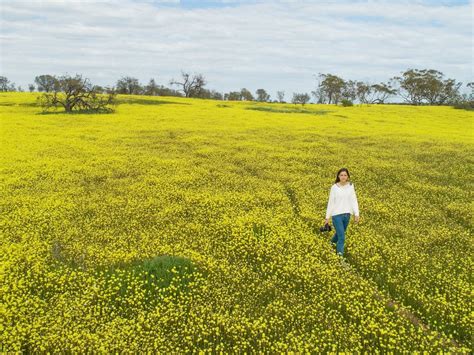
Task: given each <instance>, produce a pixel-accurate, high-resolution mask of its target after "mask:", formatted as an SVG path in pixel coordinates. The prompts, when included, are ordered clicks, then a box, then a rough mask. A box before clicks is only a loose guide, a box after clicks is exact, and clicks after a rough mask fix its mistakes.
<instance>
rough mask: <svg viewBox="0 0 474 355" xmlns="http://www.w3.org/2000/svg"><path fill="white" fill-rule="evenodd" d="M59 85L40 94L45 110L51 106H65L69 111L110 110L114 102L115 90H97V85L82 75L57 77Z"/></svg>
mask: <svg viewBox="0 0 474 355" xmlns="http://www.w3.org/2000/svg"><path fill="white" fill-rule="evenodd" d="M55 79H56V82H57V85H56V86H55V88H54V89H53V91H51V92H45V93H44V94H43V95H42V96H39V97H38V99H39V101H40V104H41V106H42V107H43V109H44V110H45V111H47V110H49V109H50V108H53V107H54V108H57V107H63V108H64V110H65V111H66V112H67V113H71V112H73V111H75V110H76V111H79V110H87V111H95V112H98V111H110V110H111V109H110V108H109V107H108V106H110V105H112V104H113V103H114V99H115V92H114V91H113V90H110V89H109V90H108V91H109V94H108V95H101V94H99V93H98V92H97V86H93V85H92V84H91V83H90V81H89V79H87V78H83V77H82V76H81V75H76V76H75V77H71V76H68V75H64V76H61V77H59V78H56V77H55Z"/></svg>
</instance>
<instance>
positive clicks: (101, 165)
mask: <svg viewBox="0 0 474 355" xmlns="http://www.w3.org/2000/svg"><path fill="white" fill-rule="evenodd" d="M36 96H37V94H29V93H2V94H0V117H1V139H2V143H1V153H2V154H1V178H2V179H1V200H0V202H1V209H2V214H1V229H2V233H1V237H0V238H1V239H0V240H1V244H0V260H1V263H0V267H1V273H0V277H1V280H0V283H1V292H0V350H1V351H4V352H12V351H58V350H62V351H75V352H86V351H94V352H95V351H103V352H110V351H122V350H125V351H130V352H136V351H159V352H163V353H167V352H177V353H182V352H191V351H201V350H202V351H224V352H233V351H242V352H254V351H269V352H273V351H276V352H280V351H298V352H304V351H313V352H318V351H353V352H357V351H364V350H365V351H369V352H375V351H377V350H378V351H381V352H385V351H390V350H397V351H415V350H417V351H430V352H432V351H454V352H466V353H468V352H471V351H472V338H471V335H472V333H473V329H472V328H473V318H472V313H471V312H472V296H473V292H472V289H473V287H472V286H473V280H472V264H473V263H472V252H473V241H472V229H473V225H472V221H473V219H472V211H473V207H474V206H473V203H472V201H473V199H472V193H471V191H472V189H473V180H472V173H473V170H472V167H473V157H474V140H473V121H474V120H473V119H474V114H473V113H472V112H469V111H464V110H456V109H453V108H450V107H428V106H424V107H414V106H395V105H381V106H378V105H372V106H354V107H336V106H334V105H305V106H304V107H302V106H301V105H299V106H295V105H291V104H257V103H252V102H247V103H245V102H225V101H206V100H197V99H182V98H174V97H173V98H172V97H167V98H165V97H155V98H152V97H145V96H120V97H119V102H120V103H119V105H117V106H116V108H115V113H111V114H95V115H93V114H72V115H66V114H63V113H50V114H42V110H41V108H40V107H38V106H37V105H36ZM341 167H346V168H348V169H349V171H350V173H351V180H352V181H353V183H354V185H355V188H356V191H357V197H358V201H359V208H360V211H361V212H360V214H361V220H360V223H359V224H354V223H353V219H352V217H351V223H350V225H349V228H348V230H347V238H346V249H345V256H346V258H347V263H348V266H346V267H344V265H341V262H340V260H339V259H338V257H337V256H336V254H335V251H334V249H333V248H332V246H331V245H330V243H329V239H330V237H331V234H329V233H321V232H319V227H320V226H322V225H323V221H324V217H325V212H326V205H327V199H328V195H329V189H330V187H331V185H332V184H333V183H334V180H335V175H336V172H337V170H338V169H339V168H341Z"/></svg>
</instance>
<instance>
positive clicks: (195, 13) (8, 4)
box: [0, 0, 473, 93]
mask: <svg viewBox="0 0 474 355" xmlns="http://www.w3.org/2000/svg"><path fill="white" fill-rule="evenodd" d="M222 2H225V0H223V1H222ZM229 2H230V3H232V6H230V7H229V6H215V7H212V6H211V7H205V8H195V7H193V8H182V7H180V6H168V5H166V6H163V4H165V3H168V4H172V3H176V1H155V0H153V1H152V0H147V1H132V0H122V1H112V0H108V1H36V2H35V1H3V2H2V5H1V6H2V13H1V17H2V18H1V20H2V21H1V30H0V41H1V42H0V43H1V47H0V49H1V72H2V74H3V75H6V76H7V77H9V79H10V80H12V81H15V82H16V83H17V84H21V85H22V86H23V87H26V86H27V84H28V83H30V82H33V79H34V77H35V76H36V75H40V74H45V73H50V74H64V73H76V72H78V73H83V74H84V75H86V76H87V77H89V78H90V79H91V80H92V81H93V82H94V83H97V84H102V85H108V84H113V83H114V82H115V81H116V80H117V79H118V78H120V77H121V76H123V75H132V76H136V77H138V78H139V79H140V80H141V81H143V82H146V81H148V79H149V78H151V77H155V78H157V80H158V82H160V83H162V84H167V83H168V81H169V79H171V78H172V77H176V76H177V75H179V72H180V70H181V69H185V70H189V71H195V72H201V73H203V74H204V75H205V76H206V77H207V78H208V81H209V87H210V88H215V89H218V90H221V91H230V90H237V89H240V88H241V87H247V88H249V89H250V90H252V91H254V90H256V89H257V88H260V87H263V88H265V89H267V90H268V91H269V92H270V93H274V92H275V91H277V90H286V91H287V92H291V91H299V92H302V91H308V92H309V91H310V90H312V89H313V86H314V77H313V74H317V73H318V72H325V73H326V72H331V73H335V74H339V75H342V76H344V77H345V78H351V79H359V80H371V81H379V80H387V79H388V78H390V77H391V76H394V75H396V74H399V72H400V71H402V70H404V69H407V68H409V67H416V68H434V69H438V70H441V71H443V72H444V73H445V74H446V75H447V76H449V77H454V78H456V79H458V80H461V81H466V80H467V79H471V80H472V48H473V47H472V15H471V14H472V4H470V5H463V6H450V7H448V6H434V5H427V4H423V3H413V2H394V3H390V2H386V1H385V2H380V1H358V2H353V1H351V2H349V1H344V2H343V1H338V2H333V1H324V2H323V1H321V2H319V1H278V2H276V1H272V2H270V1H259V2H256V1H244V2H242V1H240V2H237V1H229ZM238 3H240V4H238Z"/></svg>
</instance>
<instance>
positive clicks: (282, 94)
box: [277, 91, 285, 103]
mask: <svg viewBox="0 0 474 355" xmlns="http://www.w3.org/2000/svg"><path fill="white" fill-rule="evenodd" d="M277 98H278V102H280V103H283V102H285V92H284V91H277Z"/></svg>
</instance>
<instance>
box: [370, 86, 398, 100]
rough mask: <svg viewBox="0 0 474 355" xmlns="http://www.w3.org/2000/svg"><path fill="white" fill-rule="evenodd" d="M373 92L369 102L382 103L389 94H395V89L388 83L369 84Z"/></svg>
mask: <svg viewBox="0 0 474 355" xmlns="http://www.w3.org/2000/svg"><path fill="white" fill-rule="evenodd" d="M371 88H372V92H373V93H374V96H373V99H372V102H371V103H377V104H383V103H385V100H387V99H388V98H389V97H390V96H393V95H396V93H397V90H396V89H394V88H393V87H392V86H391V84H390V83H380V84H374V85H372V86H371Z"/></svg>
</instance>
